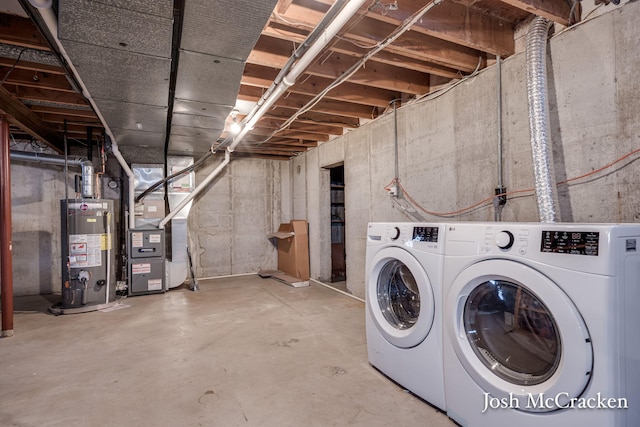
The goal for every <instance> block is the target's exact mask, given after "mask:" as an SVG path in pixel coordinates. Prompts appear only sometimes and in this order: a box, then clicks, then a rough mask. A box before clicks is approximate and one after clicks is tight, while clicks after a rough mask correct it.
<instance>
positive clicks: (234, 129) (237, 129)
mask: <svg viewBox="0 0 640 427" xmlns="http://www.w3.org/2000/svg"><path fill="white" fill-rule="evenodd" d="M241 129H242V128H241V127H240V123H238V122H237V121H236V119H235V118H234V119H233V123H231V126H229V132H231V133H232V134H233V135H237V134H239V133H240V130H241Z"/></svg>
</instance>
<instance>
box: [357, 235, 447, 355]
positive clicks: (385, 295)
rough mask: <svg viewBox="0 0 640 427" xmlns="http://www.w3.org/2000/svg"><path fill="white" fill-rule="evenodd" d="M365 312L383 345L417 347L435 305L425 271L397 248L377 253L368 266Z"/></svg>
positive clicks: (428, 329) (431, 319) (409, 255)
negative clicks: (368, 311) (370, 318)
mask: <svg viewBox="0 0 640 427" xmlns="http://www.w3.org/2000/svg"><path fill="white" fill-rule="evenodd" d="M372 265H373V267H372V271H371V272H370V275H369V283H368V284H367V309H368V310H370V312H371V314H372V317H373V319H374V322H375V325H376V327H377V328H378V330H379V331H380V332H381V334H382V335H383V336H384V337H385V339H386V340H387V341H389V342H390V343H391V344H393V345H395V346H396V347H402V348H410V347H415V346H416V345H418V344H420V343H421V342H422V341H424V339H425V338H426V337H427V335H428V334H429V331H430V330H431V326H432V324H433V319H434V313H435V305H434V299H433V290H432V288H431V282H430V281H429V277H428V276H427V273H426V272H425V268H424V267H423V266H422V265H420V263H419V262H418V261H417V260H416V258H414V257H413V256H412V255H411V254H409V253H408V252H407V251H405V250H403V249H400V248H393V247H391V248H385V249H383V250H381V251H380V252H379V253H378V254H377V255H376V257H375V258H374V260H373V262H372Z"/></svg>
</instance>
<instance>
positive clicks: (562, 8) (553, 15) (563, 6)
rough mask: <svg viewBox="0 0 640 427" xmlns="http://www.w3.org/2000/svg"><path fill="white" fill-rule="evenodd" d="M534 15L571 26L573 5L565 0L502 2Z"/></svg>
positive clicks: (507, 0) (512, 0)
mask: <svg viewBox="0 0 640 427" xmlns="http://www.w3.org/2000/svg"><path fill="white" fill-rule="evenodd" d="M501 1H502V2H503V3H506V4H508V5H511V6H514V7H517V8H518V9H522V10H524V11H527V12H529V13H533V14H534V15H538V16H542V17H544V18H547V19H548V20H550V21H553V22H557V23H558V24H562V25H569V24H570V22H569V20H570V16H569V15H570V13H571V5H570V2H567V1H565V0H501Z"/></svg>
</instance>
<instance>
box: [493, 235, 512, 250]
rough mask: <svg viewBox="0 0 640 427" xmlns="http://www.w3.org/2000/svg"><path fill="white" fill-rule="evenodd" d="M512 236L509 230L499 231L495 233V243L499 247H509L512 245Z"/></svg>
mask: <svg viewBox="0 0 640 427" xmlns="http://www.w3.org/2000/svg"><path fill="white" fill-rule="evenodd" d="M513 242H514V238H513V234H512V233H511V232H510V231H506V230H505V231H500V232H499V233H497V234H496V245H497V246H498V247H499V248H500V249H509V248H511V246H513Z"/></svg>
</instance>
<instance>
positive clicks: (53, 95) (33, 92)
mask: <svg viewBox="0 0 640 427" xmlns="http://www.w3.org/2000/svg"><path fill="white" fill-rule="evenodd" d="M5 87H6V88H11V89H12V90H11V91H12V92H13V93H14V96H15V97H16V98H18V99H21V100H22V99H24V100H31V101H44V102H49V103H52V104H60V105H71V106H82V107H85V106H87V105H88V104H87V101H85V99H84V97H83V96H82V95H81V94H79V93H69V92H60V91H54V90H47V89H38V88H33V87H20V86H15V85H5Z"/></svg>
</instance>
